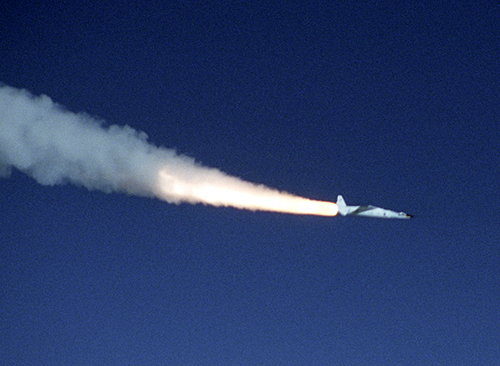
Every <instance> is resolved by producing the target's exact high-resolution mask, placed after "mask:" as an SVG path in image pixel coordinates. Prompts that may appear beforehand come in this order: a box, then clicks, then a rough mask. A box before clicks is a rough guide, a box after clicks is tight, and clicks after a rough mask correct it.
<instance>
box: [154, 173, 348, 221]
mask: <svg viewBox="0 0 500 366" xmlns="http://www.w3.org/2000/svg"><path fill="white" fill-rule="evenodd" d="M210 173H211V174H206V175H205V178H206V179H205V180H204V181H186V180H182V179H180V178H179V177H177V176H174V175H172V174H170V173H169V172H168V170H162V171H160V174H159V179H158V187H159V188H158V189H159V193H158V195H159V196H163V197H164V198H165V199H166V200H168V201H179V202H191V203H204V204H209V205H213V206H226V207H235V208H239V209H246V210H252V211H273V212H282V213H290V214H302V215H319V216H335V215H336V214H337V213H338V211H339V210H338V206H337V204H336V203H334V202H325V201H315V200H310V199H307V198H303V197H298V196H294V195H292V194H289V193H286V192H280V191H278V190H276V189H271V188H268V187H265V186H263V185H255V184H252V183H249V182H246V181H242V180H241V179H238V178H235V177H231V176H228V175H226V174H224V173H222V172H220V171H217V170H214V169H211V170H210Z"/></svg>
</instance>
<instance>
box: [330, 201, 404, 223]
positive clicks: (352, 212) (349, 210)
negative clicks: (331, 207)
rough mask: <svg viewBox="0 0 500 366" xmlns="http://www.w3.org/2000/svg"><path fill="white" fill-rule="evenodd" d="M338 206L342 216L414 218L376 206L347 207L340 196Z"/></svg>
mask: <svg viewBox="0 0 500 366" xmlns="http://www.w3.org/2000/svg"><path fill="white" fill-rule="evenodd" d="M337 205H338V206H339V213H340V214H341V215H342V216H362V217H375V218H381V219H410V218H411V217H412V216H411V215H408V214H406V213H404V212H396V211H391V210H386V209H385V208H380V207H376V206H371V205H369V206H347V205H346V203H345V201H344V198H343V197H342V196H338V198H337Z"/></svg>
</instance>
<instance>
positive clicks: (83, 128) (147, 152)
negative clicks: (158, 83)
mask: <svg viewBox="0 0 500 366" xmlns="http://www.w3.org/2000/svg"><path fill="white" fill-rule="evenodd" d="M12 167H15V168H17V169H19V170H20V171H22V172H24V173H26V174H28V175H29V176H31V177H33V178H34V179H36V180H37V181H38V182H39V183H40V184H44V185H54V184H63V183H68V182H71V183H74V184H77V185H82V186H84V187H87V188H88V189H99V190H101V191H104V192H124V193H129V194H134V195H139V196H149V197H156V198H159V199H161V200H164V201H167V202H170V203H182V202H188V203H203V204H208V205H213V206H227V207H234V208H239V209H248V210H260V211H275V212H283V213H293V214H304V215H321V216H335V215H336V214H337V212H338V207H337V205H336V204H335V203H333V202H325V201H315V200H310V199H307V198H303V197H298V196H295V195H292V194H289V193H286V192H280V191H278V190H276V189H271V188H268V187H265V186H263V185H256V184H253V183H249V182H246V181H244V180H241V179H239V178H236V177H232V176H229V175H227V174H225V173H223V172H221V171H219V170H217V169H214V168H207V167H204V166H202V165H200V164H199V163H197V162H195V160H194V159H192V158H190V157H186V156H183V155H178V154H177V153H176V152H175V151H174V150H170V149H165V148H162V147H157V146H154V145H153V144H151V143H149V142H148V141H147V135H146V134H145V133H144V132H139V131H136V130H134V129H133V128H131V127H129V126H117V125H112V126H109V127H104V126H103V125H102V123H101V122H100V121H98V120H96V119H95V118H92V117H90V116H88V115H86V114H83V113H78V114H76V113H72V112H70V111H68V110H66V109H64V108H63V107H62V106H60V105H58V104H56V103H54V102H53V101H52V100H51V99H50V98H49V97H47V96H45V95H42V96H34V95H32V94H31V93H29V92H28V91H26V90H19V89H16V88H12V87H9V86H5V85H0V175H3V176H5V177H7V176H8V175H9V173H10V170H11V168H12Z"/></svg>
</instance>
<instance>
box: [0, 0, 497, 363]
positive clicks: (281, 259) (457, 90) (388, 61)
mask: <svg viewBox="0 0 500 366" xmlns="http://www.w3.org/2000/svg"><path fill="white" fill-rule="evenodd" d="M403 3H404V4H400V2H396V1H394V2H385V3H383V4H382V3H380V2H375V1H364V2H352V3H349V2H345V1H338V2H334V1H314V2H307V1H295V2H294V1H287V2H281V1H279V2H278V1H276V2H272V1H271V2H258V4H254V3H252V2H243V1H241V2H240V1H179V2H174V1H160V2H154V1H130V2H127V1H123V2H112V1H99V2H95V4H94V5H89V4H85V5H84V4H83V3H80V2H74V1H68V2H64V1H53V2H51V1H44V2H39V3H38V4H36V3H35V2H30V1H22V0H18V1H15V2H14V1H9V2H4V3H2V5H0V81H2V82H4V83H6V84H7V85H10V86H14V87H17V88H26V89H28V90H30V91H31V92H33V93H35V94H42V93H43V94H47V95H49V96H50V97H51V98H52V99H53V100H54V101H56V102H58V103H60V104H62V105H64V106H66V107H67V108H68V109H70V110H72V111H75V112H81V111H83V112H87V113H89V114H91V115H93V116H96V117H98V118H103V119H105V120H106V121H107V122H108V123H109V124H120V125H124V124H128V125H130V126H132V127H134V128H136V129H138V130H143V131H145V132H146V133H147V134H148V135H149V137H150V141H151V142H152V143H154V144H156V145H162V146H165V147H170V148H176V149H177V150H178V151H179V152H180V153H183V154H187V155H189V156H192V157H195V158H196V159H197V160H199V161H201V162H203V163H204V164H205V165H208V166H212V167H217V168H219V169H221V170H223V171H225V172H227V173H229V174H232V175H236V176H239V177H242V178H243V179H245V180H248V181H252V182H256V183H262V184H266V185H268V186H271V187H275V188H279V189H282V190H286V191H289V192H292V193H295V194H298V195H302V196H307V197H310V198H315V199H322V200H335V198H336V196H337V194H343V195H344V197H345V198H346V200H347V202H348V203H352V204H374V205H378V206H382V207H387V208H391V209H394V210H398V211H399V210H404V211H406V212H408V213H411V214H414V215H415V216H416V217H415V218H414V219H413V220H410V221H399V220H394V221H389V220H388V221H379V220H369V219H357V218H343V217H335V218H321V217H304V216H293V215H281V214H275V213H253V212H245V211H238V210H234V209H224V208H213V207H204V206H201V205H196V206H191V205H186V204H184V205H180V206H176V205H169V204H167V203H164V202H160V201H157V200H151V199H145V198H137V197H130V196H126V195H119V194H104V193H101V192H89V191H87V190H85V189H82V188H79V187H75V186H69V185H66V186H56V187H46V186H41V185H38V184H37V183H36V182H35V181H34V180H33V179H31V178H29V177H27V176H24V175H23V174H21V173H19V172H14V174H13V176H12V177H11V178H10V179H4V180H0V190H1V191H0V192H1V194H0V207H1V211H0V212H1V213H0V215H1V216H0V243H1V245H0V264H1V267H0V280H1V283H0V291H1V293H0V314H1V316H0V359H1V360H2V361H0V363H2V364H5V365H44V364H47V365H48V364H50V365H308V366H312V365H498V364H499V362H500V252H499V248H500V246H499V245H500V225H499V223H500V220H499V213H498V212H499V207H500V199H499V194H498V193H499V189H500V184H499V180H500V176H499V173H498V166H499V163H500V149H499V144H498V141H499V138H500V126H499V121H500V83H499V80H500V69H499V60H500V41H499V40H500V5H499V4H498V3H496V2H486V1H477V2H470V3H469V2H467V4H466V2H445V3H443V2H438V1H435V2H432V1H424V2H418V3H417V2H415V3H413V4H407V3H406V2H403ZM0 133H1V131H0Z"/></svg>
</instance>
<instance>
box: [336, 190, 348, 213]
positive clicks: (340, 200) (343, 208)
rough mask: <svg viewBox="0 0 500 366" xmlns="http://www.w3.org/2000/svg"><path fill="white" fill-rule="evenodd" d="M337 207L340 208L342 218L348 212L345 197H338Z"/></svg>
mask: <svg viewBox="0 0 500 366" xmlns="http://www.w3.org/2000/svg"><path fill="white" fill-rule="evenodd" d="M337 206H339V213H340V214H341V215H342V216H345V214H346V211H347V205H346V203H345V201H344V197H342V196H341V195H340V194H339V195H338V196H337Z"/></svg>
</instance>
